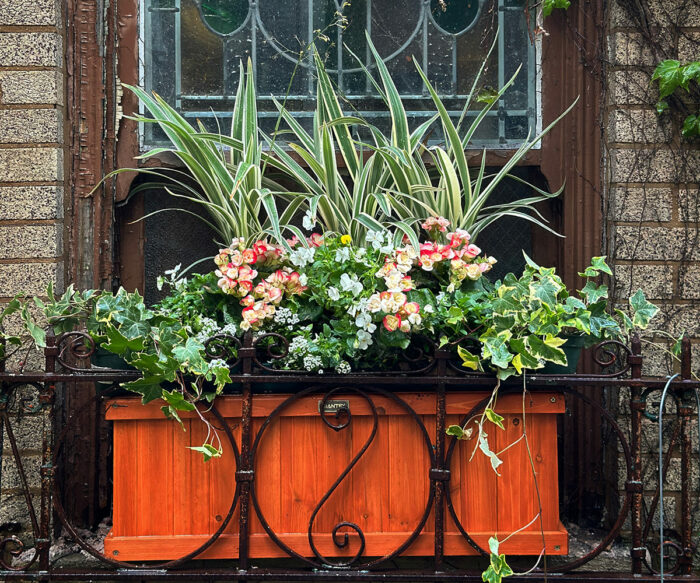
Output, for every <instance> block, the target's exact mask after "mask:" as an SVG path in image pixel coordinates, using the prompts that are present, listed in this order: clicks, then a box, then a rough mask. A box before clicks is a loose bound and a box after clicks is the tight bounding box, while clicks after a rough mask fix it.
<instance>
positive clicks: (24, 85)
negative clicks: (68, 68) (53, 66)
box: [0, 71, 63, 105]
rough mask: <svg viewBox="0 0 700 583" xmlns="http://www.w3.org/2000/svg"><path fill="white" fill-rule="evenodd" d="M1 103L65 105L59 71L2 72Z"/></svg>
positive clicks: (0, 72) (0, 84)
mask: <svg viewBox="0 0 700 583" xmlns="http://www.w3.org/2000/svg"><path fill="white" fill-rule="evenodd" d="M0 103H4V104H6V105H14V104H43V103H46V104H50V105H63V79H62V77H61V73H60V72H59V71H0Z"/></svg>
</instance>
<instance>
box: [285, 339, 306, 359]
mask: <svg viewBox="0 0 700 583" xmlns="http://www.w3.org/2000/svg"><path fill="white" fill-rule="evenodd" d="M308 350H309V341H308V340H307V339H306V338H304V337H303V336H295V337H294V338H292V341H291V342H290V343H289V354H290V355H294V356H298V355H301V354H306V353H307V352H308Z"/></svg>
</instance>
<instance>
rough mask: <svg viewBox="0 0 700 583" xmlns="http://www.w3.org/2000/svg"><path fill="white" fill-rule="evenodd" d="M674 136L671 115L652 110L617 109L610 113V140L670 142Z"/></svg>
mask: <svg viewBox="0 0 700 583" xmlns="http://www.w3.org/2000/svg"><path fill="white" fill-rule="evenodd" d="M672 136H673V132H672V127H671V120H670V117H669V116H662V117H659V116H658V115H657V114H656V112H655V111H650V110H632V109H625V110H620V109H618V110H615V111H613V112H612V113H611V114H610V117H609V123H608V141H609V142H619V143H629V144H652V143H668V142H669V141H670V140H671V138H672Z"/></svg>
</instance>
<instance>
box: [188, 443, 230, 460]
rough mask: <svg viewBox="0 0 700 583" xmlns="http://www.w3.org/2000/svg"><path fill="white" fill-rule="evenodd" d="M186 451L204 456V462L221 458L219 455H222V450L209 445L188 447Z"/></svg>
mask: <svg viewBox="0 0 700 583" xmlns="http://www.w3.org/2000/svg"><path fill="white" fill-rule="evenodd" d="M188 449H191V450H192V451H196V452H198V453H201V454H202V455H203V456H204V461H205V462H208V461H209V460H210V459H211V458H213V457H221V454H222V453H223V451H222V450H220V449H216V448H215V447H214V446H213V445H211V444H210V443H204V444H202V445H199V446H196V447H188Z"/></svg>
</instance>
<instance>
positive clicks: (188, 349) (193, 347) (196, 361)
mask: <svg viewBox="0 0 700 583" xmlns="http://www.w3.org/2000/svg"><path fill="white" fill-rule="evenodd" d="M202 350H204V346H203V345H202V344H201V342H198V341H197V340H195V339H194V338H188V339H187V342H185V345H184V346H182V345H180V346H176V347H175V348H173V355H174V356H175V358H177V359H178V360H179V361H180V363H181V365H182V366H189V367H190V368H197V367H198V366H199V365H200V364H202V362H203V358H202Z"/></svg>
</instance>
